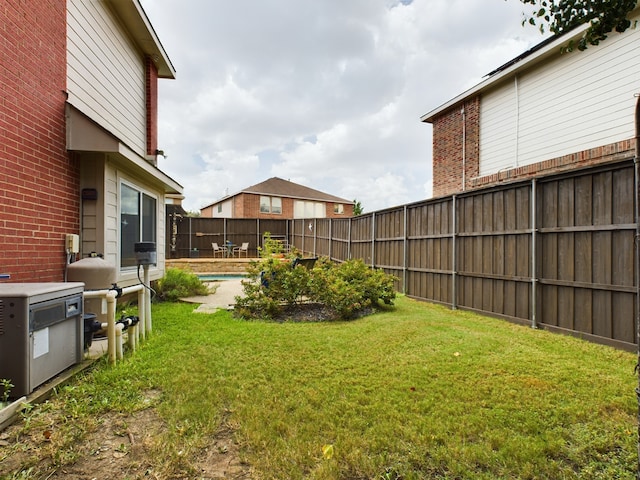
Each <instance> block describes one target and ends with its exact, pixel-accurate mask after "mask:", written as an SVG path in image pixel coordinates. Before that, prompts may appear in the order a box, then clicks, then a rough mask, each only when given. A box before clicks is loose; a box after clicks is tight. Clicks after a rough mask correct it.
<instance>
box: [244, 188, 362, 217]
mask: <svg viewBox="0 0 640 480" xmlns="http://www.w3.org/2000/svg"><path fill="white" fill-rule="evenodd" d="M234 201H235V211H234V217H235V218H276V219H283V218H284V219H290V218H293V205H294V202H295V200H294V199H293V198H286V197H282V213H262V212H260V195H254V194H250V193H241V194H239V195H238V196H236V197H235V199H234ZM326 205H327V208H326V217H327V218H345V217H352V216H353V205H352V204H344V213H342V214H337V213H334V212H333V205H334V204H333V203H332V202H327V203H326Z"/></svg>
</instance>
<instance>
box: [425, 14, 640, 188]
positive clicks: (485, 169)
mask: <svg viewBox="0 0 640 480" xmlns="http://www.w3.org/2000/svg"><path fill="white" fill-rule="evenodd" d="M632 17H633V18H632V19H631V20H632V24H633V23H634V22H635V21H637V20H638V19H639V12H638V10H636V11H635V12H633V14H632ZM587 26H588V25H584V26H581V27H578V28H576V29H574V30H572V31H571V32H569V33H567V34H565V35H563V36H560V37H553V38H550V39H548V40H546V41H544V42H542V43H540V44H539V45H537V46H536V47H534V48H532V49H531V50H529V51H527V52H525V53H524V54H522V55H520V56H519V57H517V58H515V59H513V60H511V61H510V62H508V63H506V64H505V65H503V66H501V67H499V68H497V69H496V70H494V71H493V72H491V73H489V74H488V76H487V77H486V79H485V80H484V81H483V82H481V83H480V84H478V85H476V86H475V87H473V88H471V89H470V90H468V91H466V92H464V93H462V94H461V95H459V96H457V97H455V98H453V99H451V100H449V101H448V102H446V103H445V104H443V105H441V106H440V107H438V108H436V109H435V110H433V111H431V112H429V113H427V114H425V115H424V116H423V117H422V118H421V120H422V121H423V122H426V123H431V124H432V125H433V195H434V196H444V195H449V194H454V193H459V192H462V191H465V190H467V189H473V188H477V187H483V186H489V185H495V184H498V183H501V182H505V181H511V180H515V179H523V178H528V177H534V176H539V175H543V174H546V173H552V172H558V171H563V170H568V169H574V168H576V167H578V166H586V165H593V164H598V163H607V162H615V161H620V160H626V159H631V158H633V157H634V148H635V140H634V137H635V120H634V114H635V107H636V100H637V99H636V97H635V94H637V93H638V92H640V59H639V57H638V51H639V49H640V30H639V29H636V28H629V29H628V30H627V31H626V32H624V33H622V34H619V33H615V32H612V33H611V34H610V35H609V38H607V39H606V40H605V41H603V42H602V43H601V44H600V45H599V46H592V47H589V48H588V49H587V50H586V51H583V52H580V51H577V50H576V51H573V52H565V53H561V47H562V46H565V45H567V44H568V43H569V42H570V41H571V40H572V39H576V38H579V37H580V36H581V34H582V32H583V31H584V30H585V29H586V28H587Z"/></svg>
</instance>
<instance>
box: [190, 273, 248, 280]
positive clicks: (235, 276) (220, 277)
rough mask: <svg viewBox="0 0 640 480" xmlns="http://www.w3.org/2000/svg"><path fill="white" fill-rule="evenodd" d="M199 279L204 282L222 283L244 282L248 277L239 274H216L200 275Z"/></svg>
mask: <svg viewBox="0 0 640 480" xmlns="http://www.w3.org/2000/svg"><path fill="white" fill-rule="evenodd" d="M198 278H199V279H200V280H201V281H203V282H222V281H224V280H244V279H246V278H247V276H246V275H242V274H238V273H216V274H211V275H205V274H199V275H198Z"/></svg>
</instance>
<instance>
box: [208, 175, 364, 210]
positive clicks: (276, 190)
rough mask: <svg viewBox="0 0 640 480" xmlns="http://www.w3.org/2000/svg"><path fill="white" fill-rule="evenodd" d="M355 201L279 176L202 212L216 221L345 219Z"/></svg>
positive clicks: (230, 196) (242, 191) (231, 196)
mask: <svg viewBox="0 0 640 480" xmlns="http://www.w3.org/2000/svg"><path fill="white" fill-rule="evenodd" d="M353 206H354V202H353V201H351V200H345V199H344V198H339V197H336V196H333V195H329V194H327V193H323V192H320V191H318V190H314V189H313V188H309V187H305V186H304V185H299V184H297V183H293V182H290V181H288V180H283V179H281V178H278V177H273V178H270V179H269V180H265V181H264V182H262V183H258V184H256V185H253V186H251V187H248V188H245V189H244V190H241V191H239V192H238V193H235V194H233V195H229V196H226V197H224V198H221V199H220V200H218V201H217V202H214V203H212V204H211V205H207V206H206V207H203V208H202V209H201V210H200V214H201V215H202V216H203V217H214V218H286V219H290V218H345V217H352V216H353Z"/></svg>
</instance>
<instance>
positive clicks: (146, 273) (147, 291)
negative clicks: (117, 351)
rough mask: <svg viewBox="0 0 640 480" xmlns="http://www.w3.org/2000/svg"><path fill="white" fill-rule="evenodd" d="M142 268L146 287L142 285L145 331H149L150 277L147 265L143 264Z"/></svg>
mask: <svg viewBox="0 0 640 480" xmlns="http://www.w3.org/2000/svg"><path fill="white" fill-rule="evenodd" d="M142 269H143V270H144V284H145V285H146V287H143V288H144V293H145V302H144V306H145V309H144V311H145V315H144V316H145V325H146V330H147V332H149V333H151V292H150V288H151V279H150V277H149V265H143V267H142Z"/></svg>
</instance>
